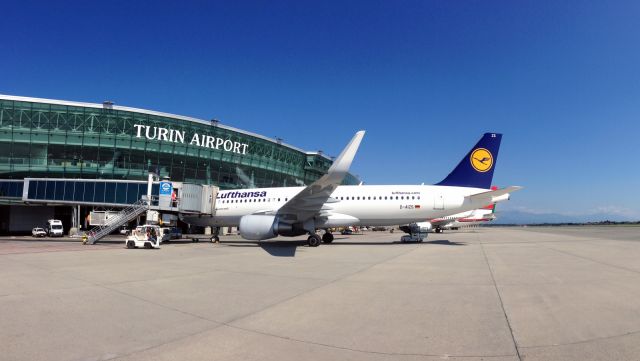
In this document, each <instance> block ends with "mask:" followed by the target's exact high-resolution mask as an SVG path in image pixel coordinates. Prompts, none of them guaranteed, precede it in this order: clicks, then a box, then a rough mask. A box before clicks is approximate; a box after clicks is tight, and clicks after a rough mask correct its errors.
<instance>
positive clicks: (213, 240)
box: [210, 236, 220, 243]
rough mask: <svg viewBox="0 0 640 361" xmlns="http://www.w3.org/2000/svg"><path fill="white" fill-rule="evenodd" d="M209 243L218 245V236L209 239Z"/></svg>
mask: <svg viewBox="0 0 640 361" xmlns="http://www.w3.org/2000/svg"><path fill="white" fill-rule="evenodd" d="M210 241H211V243H220V237H218V236H213V237H211V239H210Z"/></svg>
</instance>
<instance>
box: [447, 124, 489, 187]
mask: <svg viewBox="0 0 640 361" xmlns="http://www.w3.org/2000/svg"><path fill="white" fill-rule="evenodd" d="M501 140H502V134H498V133H485V134H484V135H483V136H482V138H480V141H478V143H476V145H475V146H474V147H473V148H471V150H470V151H469V153H467V155H465V156H464V158H462V160H461V161H460V163H458V166H457V167H456V168H455V169H454V170H453V171H452V172H451V173H449V175H448V176H447V177H446V178H445V179H443V180H442V181H441V182H440V183H437V184H436V185H440V186H456V187H473V188H485V189H489V187H491V181H492V180H493V170H494V169H495V165H496V162H497V161H498V151H499V150H500V141H501Z"/></svg>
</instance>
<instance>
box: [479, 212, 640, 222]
mask: <svg viewBox="0 0 640 361" xmlns="http://www.w3.org/2000/svg"><path fill="white" fill-rule="evenodd" d="M496 213H497V214H496V216H497V219H496V220H495V221H493V222H491V223H493V224H538V223H586V222H602V221H616V222H628V221H633V222H635V221H639V220H640V219H637V218H633V217H629V216H624V215H620V214H611V213H594V214H582V215H567V214H559V213H537V212H536V213H533V212H526V211H521V210H503V211H500V210H499V209H498V211H497V212H496Z"/></svg>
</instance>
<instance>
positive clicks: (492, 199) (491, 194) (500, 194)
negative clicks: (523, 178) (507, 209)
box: [466, 186, 523, 205]
mask: <svg viewBox="0 0 640 361" xmlns="http://www.w3.org/2000/svg"><path fill="white" fill-rule="evenodd" d="M522 188H523V187H520V186H511V187H507V188H502V189H498V190H496V191H487V192H482V193H476V194H472V195H470V196H467V197H466V198H467V199H468V200H469V201H470V202H471V203H480V204H483V205H486V204H488V203H496V202H500V201H505V200H508V199H509V194H511V193H513V192H515V191H519V190H520V189H522Z"/></svg>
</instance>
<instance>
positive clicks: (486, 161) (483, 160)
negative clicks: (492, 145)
mask: <svg viewBox="0 0 640 361" xmlns="http://www.w3.org/2000/svg"><path fill="white" fill-rule="evenodd" d="M470 161H471V166H472V167H473V169H475V170H477V171H478V172H483V173H484V172H486V171H488V170H489V169H491V167H492V166H493V156H492V155H491V152H489V151H488V150H486V149H484V148H478V149H475V150H474V151H473V152H471V159H470Z"/></svg>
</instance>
